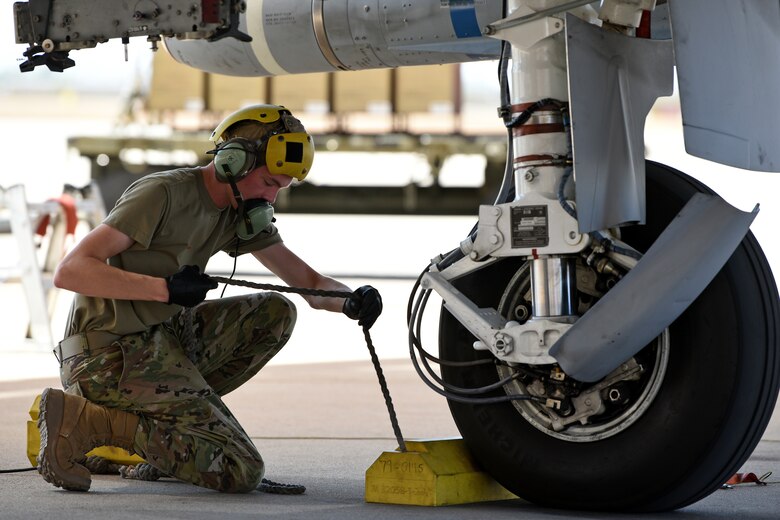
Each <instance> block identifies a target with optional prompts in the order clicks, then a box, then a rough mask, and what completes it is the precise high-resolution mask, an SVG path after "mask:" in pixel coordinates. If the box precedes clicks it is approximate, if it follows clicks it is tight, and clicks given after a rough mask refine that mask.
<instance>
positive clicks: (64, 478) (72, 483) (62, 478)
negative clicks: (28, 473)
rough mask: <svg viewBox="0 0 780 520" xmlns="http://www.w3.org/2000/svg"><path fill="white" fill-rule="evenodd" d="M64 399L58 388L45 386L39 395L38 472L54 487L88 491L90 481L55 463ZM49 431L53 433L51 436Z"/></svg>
mask: <svg viewBox="0 0 780 520" xmlns="http://www.w3.org/2000/svg"><path fill="white" fill-rule="evenodd" d="M64 401H65V399H64V397H63V394H62V391H60V390H53V389H51V388H47V389H46V390H44V391H43V394H42V395H41V405H40V414H39V415H38V430H39V431H40V433H41V446H40V450H39V451H38V458H37V462H38V473H40V474H41V476H42V477H43V479H44V480H45V481H46V482H48V483H49V484H52V485H54V486H56V487H61V488H63V489H67V490H70V491H88V490H89V487H90V485H91V482H89V481H87V482H84V481H83V480H82V479H74V478H73V477H71V476H70V475H69V472H68V471H66V470H65V469H64V468H62V467H61V466H60V465H59V464H58V463H57V457H56V455H55V454H56V449H57V440H58V437H59V435H58V431H57V430H58V429H59V426H60V425H61V424H62V410H63V408H64ZM50 432H52V433H53V435H52V436H51V438H50V435H49V433H50ZM69 477H70V478H69Z"/></svg>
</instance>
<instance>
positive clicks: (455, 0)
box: [450, 0, 482, 38]
mask: <svg viewBox="0 0 780 520" xmlns="http://www.w3.org/2000/svg"><path fill="white" fill-rule="evenodd" d="M450 19H451V20H452V28H453V29H455V35H456V36H457V37H458V38H474V37H476V36H481V35H482V31H480V30H479V23H478V22H477V10H476V8H475V7H474V0H450Z"/></svg>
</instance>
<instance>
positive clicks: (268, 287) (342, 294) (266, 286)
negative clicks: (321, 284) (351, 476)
mask: <svg viewBox="0 0 780 520" xmlns="http://www.w3.org/2000/svg"><path fill="white" fill-rule="evenodd" d="M209 278H211V279H212V280H214V281H215V282H219V283H224V284H227V285H237V286H240V287H249V288H251V289H260V290H263V291H278V292H288V293H295V294H307V295H311V296H328V297H333V298H349V297H350V296H353V294H354V293H351V292H347V291H323V290H320V289H305V288H301V287H288V286H286V285H274V284H270V283H255V282H249V281H246V280H233V279H232V278H225V277H223V276H210V275H209ZM363 335H364V336H365V339H366V346H367V347H368V352H369V354H370V355H371V363H372V364H373V365H374V370H375V371H376V376H377V379H379V387H380V388H381V389H382V395H383V396H384V398H385V405H387V412H388V414H389V415H390V424H391V425H392V427H393V433H394V434H395V438H396V440H397V441H398V448H399V449H400V450H401V451H402V452H406V443H405V442H404V437H403V435H402V434H401V427H400V425H399V424H398V416H397V415H396V413H395V407H394V406H393V399H392V398H391V397H390V389H389V388H388V387H387V381H386V380H385V376H384V373H383V372H382V366H381V365H380V364H379V358H378V357H377V355H376V349H375V348H374V342H373V341H372V340H371V333H370V332H369V331H368V327H363Z"/></svg>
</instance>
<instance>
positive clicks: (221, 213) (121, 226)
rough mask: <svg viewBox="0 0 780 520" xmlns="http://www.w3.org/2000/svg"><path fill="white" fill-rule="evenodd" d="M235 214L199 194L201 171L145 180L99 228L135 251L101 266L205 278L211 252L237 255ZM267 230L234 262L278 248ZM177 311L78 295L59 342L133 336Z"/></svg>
mask: <svg viewBox="0 0 780 520" xmlns="http://www.w3.org/2000/svg"><path fill="white" fill-rule="evenodd" d="M237 221H238V214H237V213H236V211H235V210H234V209H233V208H232V207H230V206H229V207H227V208H224V209H219V208H218V207H217V206H216V205H215V204H214V201H213V200H212V199H211V197H210V196H209V194H208V191H207V190H206V185H205V183H204V181H203V176H202V173H201V172H200V170H198V169H195V168H181V169H178V170H171V171H165V172H160V173H154V174H151V175H147V176H145V177H143V178H141V179H139V180H137V181H136V182H134V183H133V184H132V185H131V186H130V187H129V188H127V190H126V191H125V193H124V194H123V195H122V197H120V199H119V200H118V201H117V204H116V206H115V207H114V209H113V210H112V211H111V213H110V214H109V215H108V217H106V219H105V220H104V221H103V222H104V223H105V224H107V225H109V226H111V227H113V228H115V229H117V230H119V231H121V232H122V233H124V234H126V235H127V236H129V237H130V238H132V239H133V240H135V243H134V244H133V245H132V246H131V247H130V248H129V249H127V250H126V251H123V252H122V253H120V254H118V255H116V256H114V257H112V258H109V260H108V263H109V264H110V265H113V266H115V267H119V268H120V269H124V270H126V271H130V272H134V273H142V274H147V275H151V276H159V277H165V276H168V275H171V274H173V273H175V272H177V271H178V270H179V268H180V267H181V266H184V265H197V266H199V267H200V269H201V272H203V271H204V270H205V267H206V263H207V262H208V260H209V258H210V257H211V256H212V255H214V254H215V253H216V252H217V251H225V252H228V253H230V254H234V253H235V252H236V240H237V239H236V233H235V230H236V224H237ZM281 241H282V239H281V237H280V236H279V233H278V231H277V229H276V227H275V226H274V225H273V224H271V225H269V226H268V227H267V228H266V229H264V230H263V231H262V232H260V233H259V234H258V235H257V236H255V237H254V238H252V239H251V240H247V241H244V240H242V241H240V243H239V247H238V254H243V253H249V252H252V251H258V250H260V249H263V248H265V247H268V246H270V245H273V244H277V243H279V242H281ZM180 310H181V307H180V306H178V305H168V304H165V303H159V302H150V301H133V300H112V299H107V298H93V297H88V296H83V295H81V294H77V295H76V296H75V297H74V300H73V304H72V306H71V310H70V316H69V318H68V325H67V327H66V331H65V337H67V336H70V335H73V334H76V333H78V332H84V331H93V330H102V331H109V332H113V333H116V334H120V335H123V334H130V333H133V332H140V331H143V330H145V329H147V328H148V327H150V326H152V325H156V324H158V323H161V322H163V321H165V320H167V319H168V318H170V317H171V316H173V315H174V314H176V313H177V312H179V311H180Z"/></svg>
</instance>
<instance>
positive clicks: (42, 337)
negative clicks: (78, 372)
mask: <svg viewBox="0 0 780 520" xmlns="http://www.w3.org/2000/svg"><path fill="white" fill-rule="evenodd" d="M97 190H98V188H97V186H91V187H90V195H89V196H88V197H87V198H84V199H83V200H78V202H77V209H78V218H79V220H84V221H86V222H87V224H88V225H89V227H90V228H94V227H95V226H97V225H98V224H99V223H100V222H101V221H102V220H103V219H104V218H105V208H104V206H103V203H102V197H101V196H100V193H99V192H98V191H97ZM0 211H1V213H0V233H10V234H11V235H13V237H14V242H15V245H16V250H17V254H18V262H17V265H15V266H14V265H12V266H6V265H3V266H2V267H0V281H1V282H17V283H18V282H20V283H21V284H22V287H23V290H24V295H25V300H26V302H27V310H28V313H29V325H28V328H27V337H29V338H31V339H32V340H33V342H34V343H36V344H38V345H40V346H42V347H44V348H45V349H47V350H48V349H51V348H53V347H54V337H53V335H52V332H51V316H52V313H53V311H54V307H55V303H56V296H57V294H56V291H54V289H55V288H54V284H53V277H54V270H55V269H56V268H57V264H58V263H59V262H60V260H62V257H63V255H64V253H65V248H66V244H65V240H66V236H67V221H66V217H65V213H64V210H63V208H62V206H61V204H60V203H59V202H58V201H56V200H50V201H47V202H42V203H30V202H28V201H27V197H26V195H25V188H24V186H23V185H19V184H18V185H14V186H11V187H9V188H5V189H4V188H0ZM46 216H49V217H50V225H49V227H50V229H49V232H47V234H46V235H47V236H46V238H45V239H44V241H43V243H42V245H43V246H44V248H43V249H44V251H43V255H42V259H39V256H38V255H39V249H40V248H39V247H38V246H37V245H36V243H35V239H34V236H35V230H36V227H37V225H38V223H40V222H41V220H42V219H43V218H44V217H46Z"/></svg>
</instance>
